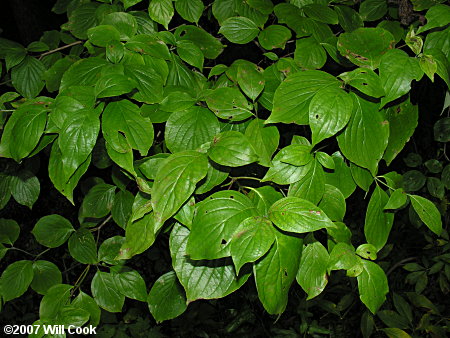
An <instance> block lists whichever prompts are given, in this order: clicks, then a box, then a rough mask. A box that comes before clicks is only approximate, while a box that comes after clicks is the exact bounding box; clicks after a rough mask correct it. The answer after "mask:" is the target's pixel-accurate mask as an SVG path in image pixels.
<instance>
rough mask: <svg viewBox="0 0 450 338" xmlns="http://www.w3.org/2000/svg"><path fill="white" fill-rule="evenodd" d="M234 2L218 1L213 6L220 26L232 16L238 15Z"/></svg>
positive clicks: (227, 0)
mask: <svg viewBox="0 0 450 338" xmlns="http://www.w3.org/2000/svg"><path fill="white" fill-rule="evenodd" d="M234 3H235V1H234V0H216V1H214V2H213V5H212V13H213V15H214V17H215V18H216V19H217V21H218V22H219V24H220V25H222V23H223V22H224V21H225V20H226V19H228V18H231V17H232V16H234V15H236V12H235V9H234V7H235V6H234Z"/></svg>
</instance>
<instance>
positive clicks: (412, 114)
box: [383, 100, 419, 165]
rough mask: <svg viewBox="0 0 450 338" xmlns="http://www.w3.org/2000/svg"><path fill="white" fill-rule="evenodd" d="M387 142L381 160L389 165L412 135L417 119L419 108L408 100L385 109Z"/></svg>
mask: <svg viewBox="0 0 450 338" xmlns="http://www.w3.org/2000/svg"><path fill="white" fill-rule="evenodd" d="M386 115H387V119H388V121H389V141H388V145H387V148H386V152H385V153H384V155H383V159H384V160H385V161H386V163H387V164H388V165H389V164H391V162H392V161H393V160H394V158H395V157H397V155H398V154H399V153H400V151H401V150H402V149H403V147H404V146H405V144H406V142H408V141H409V138H410V137H411V136H412V134H413V133H414V130H415V129H416V127H417V123H418V118H419V108H418V106H417V105H416V106H415V105H413V104H412V103H411V102H410V101H409V100H406V101H405V102H402V103H401V104H399V105H398V106H394V107H389V108H388V109H387V113H386Z"/></svg>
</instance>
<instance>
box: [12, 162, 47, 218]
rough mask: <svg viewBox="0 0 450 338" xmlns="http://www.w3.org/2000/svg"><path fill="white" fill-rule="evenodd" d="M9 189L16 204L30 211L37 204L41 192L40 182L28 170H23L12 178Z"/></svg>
mask: <svg viewBox="0 0 450 338" xmlns="http://www.w3.org/2000/svg"><path fill="white" fill-rule="evenodd" d="M9 188H10V190H11V195H12V196H13V197H14V199H15V200H16V202H17V203H19V204H22V205H26V206H27V207H28V208H30V209H31V208H32V207H33V205H34V203H36V201H37V199H38V197H39V192H40V190H41V186H40V184H39V180H38V179H37V177H36V176H35V175H33V173H32V172H30V171H28V170H21V171H19V172H17V173H15V174H14V175H12V176H10V180H9Z"/></svg>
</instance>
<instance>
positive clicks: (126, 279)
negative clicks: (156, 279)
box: [114, 270, 147, 302]
mask: <svg viewBox="0 0 450 338" xmlns="http://www.w3.org/2000/svg"><path fill="white" fill-rule="evenodd" d="M114 281H115V284H116V287H117V290H118V291H119V292H120V293H121V294H123V295H124V296H126V297H128V298H132V299H136V300H140V301H141V302H145V301H146V300H147V288H146V286H145V281H144V279H143V278H142V276H141V275H140V274H139V272H137V271H135V270H130V271H126V270H125V271H121V272H119V273H114Z"/></svg>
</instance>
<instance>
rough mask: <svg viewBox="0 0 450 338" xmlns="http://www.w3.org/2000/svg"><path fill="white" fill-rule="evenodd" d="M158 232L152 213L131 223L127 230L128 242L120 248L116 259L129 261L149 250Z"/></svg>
mask: <svg viewBox="0 0 450 338" xmlns="http://www.w3.org/2000/svg"><path fill="white" fill-rule="evenodd" d="M156 231H157V228H156V224H155V218H154V215H153V214H152V213H149V214H147V215H145V216H144V217H142V218H141V219H139V220H137V221H134V222H131V223H129V224H128V225H127V227H126V229H125V236H126V241H125V243H123V244H122V246H121V247H120V251H119V255H118V256H117V257H116V259H129V258H131V257H133V256H135V255H138V254H140V253H142V252H144V251H145V250H147V249H148V248H149V247H150V246H151V245H152V244H153V242H154V241H155V238H156V235H155V233H156Z"/></svg>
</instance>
